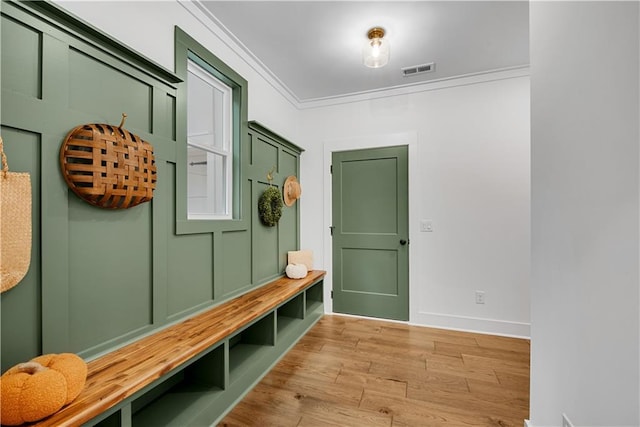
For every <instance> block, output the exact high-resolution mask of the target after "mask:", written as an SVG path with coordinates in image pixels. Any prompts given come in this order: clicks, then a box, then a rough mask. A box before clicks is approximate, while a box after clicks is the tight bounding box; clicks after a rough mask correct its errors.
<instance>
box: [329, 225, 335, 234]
mask: <svg viewBox="0 0 640 427" xmlns="http://www.w3.org/2000/svg"><path fill="white" fill-rule="evenodd" d="M334 228H336V226H335V225H330V226H329V230H330V231H331V235H332V236H333V229H334Z"/></svg>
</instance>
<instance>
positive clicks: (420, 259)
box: [300, 76, 530, 336]
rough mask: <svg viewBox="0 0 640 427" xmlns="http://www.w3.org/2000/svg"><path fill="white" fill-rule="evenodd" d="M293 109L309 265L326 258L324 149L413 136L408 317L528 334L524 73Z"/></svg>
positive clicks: (526, 98)
mask: <svg viewBox="0 0 640 427" xmlns="http://www.w3.org/2000/svg"><path fill="white" fill-rule="evenodd" d="M303 117H304V120H303V123H304V128H303V130H302V133H301V140H300V143H301V144H302V145H303V146H304V147H305V148H306V150H307V151H306V152H305V153H304V155H303V156H302V177H301V180H302V184H303V188H304V193H303V197H302V199H301V200H300V203H301V218H302V220H301V221H302V232H301V234H302V246H303V247H308V248H310V249H313V251H314V253H315V255H316V264H318V265H320V266H321V267H324V268H325V269H328V270H330V269H331V257H330V244H331V241H330V238H329V237H328V226H329V225H330V224H331V222H330V221H331V219H330V210H329V209H330V206H329V204H330V198H329V197H328V196H327V197H326V198H325V195H326V194H329V193H328V188H327V187H329V183H330V177H329V175H328V167H327V166H328V159H327V157H329V158H330V154H327V153H330V151H331V150H339V149H353V148H360V147H362V146H363V145H371V146H372V145H379V144H380V143H381V142H380V141H381V140H382V143H384V139H385V138H387V139H388V141H389V145H394V144H396V143H398V141H402V140H405V141H417V143H416V144H415V145H414V146H413V147H412V146H410V164H409V168H410V177H409V180H410V195H409V197H410V202H409V203H410V238H411V244H410V251H411V252H410V253H411V255H410V263H411V267H410V268H411V277H410V280H411V283H410V294H411V312H410V319H411V322H413V323H418V324H424V325H432V326H438V327H447V328H456V329H468V330H476V331H484V332H490V333H498V334H507V335H519V336H528V335H529V274H530V270H529V257H530V251H529V241H530V239H529V185H530V181H529V79H528V77H526V76H525V77H518V78H511V79H505V80H497V81H491V82H483V83H477V84H469V85H463V86H457V87H456V86H454V87H449V88H445V89H439V90H430V91H423V92H419V93H413V94H407V95H399V96H393V97H388V98H382V99H375V100H368V101H360V102H353V103H348V104H342V105H334V106H328V107H321V108H313V109H308V110H304V111H303ZM411 135H415V136H414V137H412V136H411ZM416 136H417V137H416ZM367 140H369V141H367ZM323 200H324V201H325V206H324V207H322V204H321V201H323ZM420 219H429V220H432V221H433V226H434V232H432V233H420V232H419V228H418V226H419V220H420ZM329 276H330V274H329ZM327 284H328V285H330V284H331V278H330V277H329V278H328V279H327ZM476 290H482V291H484V292H485V293H486V294H485V296H486V303H485V304H484V305H477V304H475V291H476ZM326 296H327V297H328V289H327V294H326ZM325 301H328V304H327V307H328V308H330V307H331V304H330V299H329V298H326V299H325Z"/></svg>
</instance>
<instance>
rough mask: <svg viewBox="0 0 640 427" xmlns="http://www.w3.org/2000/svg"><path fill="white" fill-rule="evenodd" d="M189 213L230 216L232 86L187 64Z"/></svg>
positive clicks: (194, 216) (191, 215)
mask: <svg viewBox="0 0 640 427" xmlns="http://www.w3.org/2000/svg"><path fill="white" fill-rule="evenodd" d="M187 97H188V98H187V157H188V159H187V187H188V191H187V194H188V202H187V217H188V218H190V219H231V218H232V215H231V212H230V210H231V200H232V188H233V182H232V167H233V165H232V161H233V152H232V146H233V144H232V143H231V138H230V136H231V134H232V117H233V112H232V102H231V101H232V89H231V87H229V86H227V85H226V84H225V83H223V82H222V81H220V80H219V79H217V78H216V77H215V76H214V75H213V74H211V73H210V72H208V71H206V70H205V69H203V68H202V67H200V66H198V65H197V64H196V63H194V62H192V61H189V62H188V64H187Z"/></svg>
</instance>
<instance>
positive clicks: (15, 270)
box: [0, 137, 31, 292]
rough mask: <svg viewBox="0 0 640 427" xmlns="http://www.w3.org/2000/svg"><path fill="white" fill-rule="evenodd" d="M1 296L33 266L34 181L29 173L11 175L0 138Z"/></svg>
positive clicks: (13, 173) (12, 173)
mask: <svg viewBox="0 0 640 427" xmlns="http://www.w3.org/2000/svg"><path fill="white" fill-rule="evenodd" d="M0 155H1V156H2V171H1V172H0V273H1V275H0V292H4V291H7V290H9V289H11V288H13V287H14V286H15V285H17V284H18V282H20V280H22V278H23V277H24V276H25V275H26V274H27V271H28V270H29V263H30V262H31V179H30V177H29V174H28V173H26V172H20V173H18V172H9V165H8V163H7V156H6V155H5V154H4V145H3V141H2V137H0Z"/></svg>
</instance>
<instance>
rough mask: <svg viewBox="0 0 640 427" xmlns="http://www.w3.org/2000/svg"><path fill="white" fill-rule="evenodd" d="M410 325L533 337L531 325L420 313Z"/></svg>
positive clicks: (414, 316) (415, 315) (515, 336)
mask: <svg viewBox="0 0 640 427" xmlns="http://www.w3.org/2000/svg"><path fill="white" fill-rule="evenodd" d="M410 323H411V324H420V325H423V326H430V327H434V328H442V329H451V330H456V331H464V332H477V333H482V334H491V335H501V336H505V337H514V338H530V337H531V324H530V323H520V322H509V321H505V320H494V319H482V318H478V317H468V316H456V315H451V314H443V313H430V312H426V311H418V312H417V313H413V317H412V318H411V321H410Z"/></svg>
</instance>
